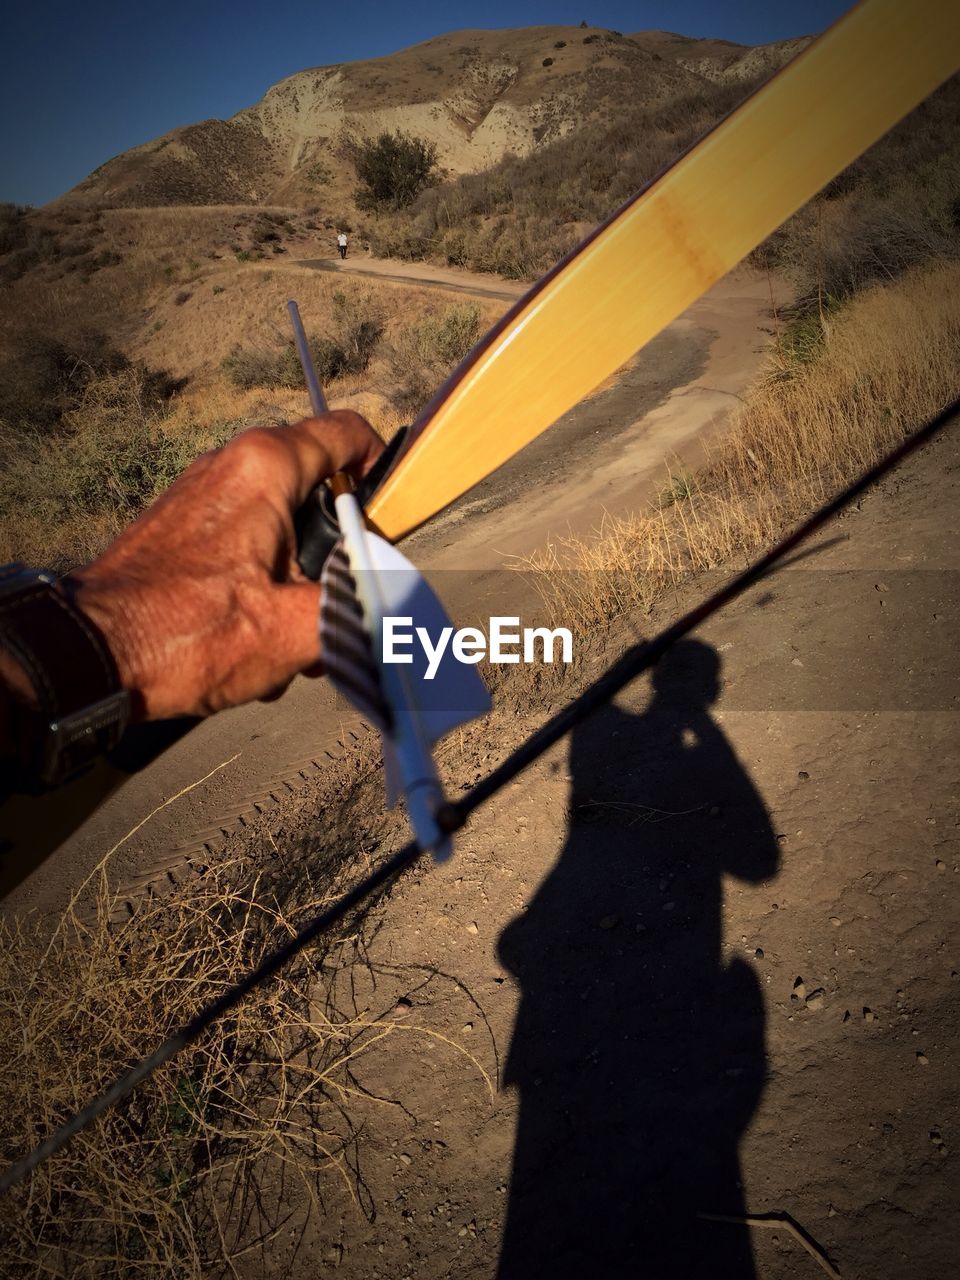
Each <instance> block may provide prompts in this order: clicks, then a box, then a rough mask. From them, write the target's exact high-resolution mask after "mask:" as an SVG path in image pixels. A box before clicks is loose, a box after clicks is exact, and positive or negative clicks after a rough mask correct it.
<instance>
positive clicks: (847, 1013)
mask: <svg viewBox="0 0 960 1280" xmlns="http://www.w3.org/2000/svg"><path fill="white" fill-rule="evenodd" d="M840 1021H841V1022H849V1021H850V1010H849V1009H844V1011H843V1017H842V1018H841V1019H840Z"/></svg>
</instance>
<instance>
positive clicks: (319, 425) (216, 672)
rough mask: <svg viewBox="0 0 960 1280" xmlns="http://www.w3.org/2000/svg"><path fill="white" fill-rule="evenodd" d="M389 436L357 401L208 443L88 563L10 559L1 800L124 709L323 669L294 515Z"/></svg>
mask: <svg viewBox="0 0 960 1280" xmlns="http://www.w3.org/2000/svg"><path fill="white" fill-rule="evenodd" d="M382 450H383V444H382V442H381V441H380V439H379V437H378V436H377V435H376V434H375V433H374V431H373V428H372V427H371V426H370V425H369V423H367V422H366V421H365V420H364V419H363V418H361V417H360V416H359V414H356V413H352V412H350V411H348V410H339V411H336V412H332V413H328V414H325V415H323V416H322V417H320V418H307V419H304V420H303V421H302V422H297V423H294V424H293V425H291V426H282V427H273V428H269V427H254V428H253V429H251V430H249V431H244V432H242V433H241V434H240V435H238V436H237V437H236V438H235V439H233V440H231V441H230V442H229V444H226V445H224V446H223V447H222V448H220V449H214V450H212V451H211V452H210V453H205V454H203V456H202V457H200V458H197V459H196V460H195V461H194V462H193V463H192V464H191V465H190V466H189V467H188V468H187V469H186V471H184V473H183V475H182V476H180V478H179V479H178V480H176V481H175V482H174V483H173V484H172V485H171V486H170V488H169V489H167V491H166V492H165V493H164V494H162V495H161V496H160V497H159V498H158V499H157V501H156V502H155V503H154V504H153V505H152V506H151V507H150V508H149V510H147V511H145V512H144V513H143V515H141V516H140V517H139V519H137V520H135V521H134V523H133V524H131V525H130V526H129V528H127V529H125V530H124V531H123V533H121V534H120V536H119V537H118V538H117V539H116V540H115V541H114V542H113V543H111V544H110V546H108V547H107V549H106V550H105V551H104V552H103V554H102V555H100V556H98V557H97V559H95V560H93V561H92V562H91V563H90V564H86V565H83V566H81V567H79V568H77V569H75V570H73V571H72V572H70V573H68V574H67V575H66V576H65V577H63V578H61V579H59V580H57V579H55V578H54V577H53V576H52V575H49V574H47V575H43V574H41V573H40V572H39V571H38V570H35V569H28V568H27V567H26V566H25V565H23V564H19V563H14V564H9V565H6V566H0V801H2V800H3V799H4V796H5V795H7V794H9V793H11V792H18V791H20V790H22V789H27V790H29V789H32V788H36V787H37V786H38V785H40V787H41V789H42V785H43V784H45V783H46V784H48V785H50V784H51V783H58V782H59V781H61V780H62V779H64V778H67V777H69V776H71V775H72V774H73V773H75V772H77V770H78V769H80V768H83V767H85V766H86V765H88V764H89V763H90V762H91V761H92V760H93V759H94V758H95V757H96V756H97V755H98V754H101V753H103V752H105V751H106V750H108V749H109V748H111V747H112V746H114V745H115V744H116V742H117V740H118V739H119V736H120V735H121V734H122V733H123V732H124V729H125V726H126V725H127V724H128V723H136V722H138V721H154V720H169V719H171V718H175V717H183V716H207V715H210V714H211V713H212V712H215V711H220V710H223V709H224V708H227V707H234V706H238V705H239V704H240V703H243V702H249V701H252V700H253V699H257V698H259V699H270V698H273V697H276V696H277V695H278V694H280V693H281V692H282V691H283V690H284V689H285V688H286V687H287V685H288V684H289V683H290V682H291V680H293V678H294V676H295V675H297V673H298V672H304V673H305V674H308V675H320V674H322V666H321V665H320V664H321V657H322V655H321V653H320V638H319V631H318V626H317V619H318V616H319V610H320V584H319V583H317V582H313V581H311V580H310V579H308V578H307V577H306V576H305V575H304V573H303V572H302V570H301V569H300V566H299V563H298V561H297V538H296V533H295V531H294V517H295V515H296V513H297V511H298V509H299V508H300V507H301V506H302V504H303V503H304V502H305V501H306V499H307V496H308V495H309V494H310V493H311V491H312V490H313V489H314V488H316V486H317V485H318V484H319V483H320V482H321V481H322V480H324V479H325V478H327V477H328V476H331V475H333V474H334V473H335V472H337V471H341V470H346V471H348V472H349V473H350V474H351V475H352V476H353V477H354V478H355V479H360V478H361V477H362V476H364V475H366V473H367V472H368V471H369V470H370V468H371V467H372V466H373V464H374V462H375V461H376V460H377V458H378V457H379V455H380V453H381V452H382ZM49 807H50V806H49V805H48V808H49Z"/></svg>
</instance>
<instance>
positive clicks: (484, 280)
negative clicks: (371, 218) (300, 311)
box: [293, 257, 529, 302]
mask: <svg viewBox="0 0 960 1280" xmlns="http://www.w3.org/2000/svg"><path fill="white" fill-rule="evenodd" d="M293 265H294V266H297V267H307V268H309V269H310V270H311V271H331V272H333V273H335V274H338V275H345V276H369V277H371V278H372V279H375V280H377V281H378V282H383V283H385V284H402V285H411V284H416V285H427V286H430V287H432V288H434V289H445V290H449V291H450V292H452V293H465V294H471V295H473V296H474V297H477V298H500V299H502V300H505V301H507V302H513V301H515V300H516V299H517V298H522V297H523V295H524V294H525V293H526V291H527V289H528V288H529V285H526V284H521V283H519V282H517V281H515V280H503V279H501V278H500V277H498V276H491V275H481V274H480V273H479V272H476V271H461V270H460V269H459V268H455V267H437V266H434V265H433V264H432V263H426V262H399V261H395V260H392V259H386V258H349V257H348V258H346V259H345V260H344V261H342V262H341V261H340V260H339V259H338V258H305V259H300V260H297V261H296V262H295V263H294V264H293ZM493 282H495V283H493Z"/></svg>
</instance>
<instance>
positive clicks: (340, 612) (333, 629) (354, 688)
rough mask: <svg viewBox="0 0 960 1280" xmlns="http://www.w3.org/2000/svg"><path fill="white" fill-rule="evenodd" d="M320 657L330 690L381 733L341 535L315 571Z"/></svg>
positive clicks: (375, 679)
mask: <svg viewBox="0 0 960 1280" xmlns="http://www.w3.org/2000/svg"><path fill="white" fill-rule="evenodd" d="M320 586H321V588H322V592H323V594H322V596H321V599H320V659H321V661H322V663H323V665H324V668H325V669H326V672H327V675H328V676H329V677H330V679H331V680H332V681H333V684H334V686H335V688H336V689H338V690H339V692H340V693H342V694H343V696H344V697H345V698H346V699H347V700H348V701H349V702H350V703H352V704H353V706H355V707H356V709H357V710H358V711H359V712H360V714H361V715H362V716H364V718H365V719H367V720H369V721H370V723H371V724H372V725H374V726H375V727H376V728H377V729H379V730H380V732H381V733H386V732H387V731H388V729H389V728H390V723H391V716H390V708H389V707H388V705H387V703H386V701H385V699H384V697H383V691H382V690H381V688H380V677H379V674H378V672H377V664H376V662H375V661H374V657H373V644H372V641H371V639H370V632H369V631H368V630H367V627H366V624H365V622H364V617H363V606H362V605H361V603H360V597H359V596H358V595H357V584H356V582H355V581H354V578H353V574H352V573H351V572H350V561H349V560H348V559H347V553H346V551H345V550H344V545H343V540H342V539H341V540H340V541H339V542H338V543H337V544H336V545H335V546H334V548H333V550H332V551H331V552H330V554H329V556H327V561H326V564H325V565H324V566H323V572H322V573H321V575H320Z"/></svg>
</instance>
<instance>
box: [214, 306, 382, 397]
mask: <svg viewBox="0 0 960 1280" xmlns="http://www.w3.org/2000/svg"><path fill="white" fill-rule="evenodd" d="M366 323H367V322H360V323H359V324H358V325H357V330H358V332H356V333H354V334H352V335H351V348H350V349H348V350H345V349H344V346H343V345H342V344H341V343H339V342H335V341H333V339H331V338H321V337H318V336H316V335H311V336H310V337H309V338H308V339H307V341H308V344H309V346H310V353H311V355H312V356H313V363H314V365H315V366H316V370H317V377H318V378H319V379H320V382H321V383H327V382H332V381H333V379H334V378H339V377H340V376H341V374H344V373H353V372H359V371H361V370H362V369H365V368H366V366H367V362H368V361H369V359H370V352H371V351H372V349H373V346H374V344H375V343H376V340H377V339H378V338H379V336H380V330H379V328H377V329H376V332H375V333H372V332H371V331H370V329H368V328H365V327H364V325H365V324H366ZM359 330H362V332H359ZM221 368H222V369H223V371H224V373H225V374H226V376H227V378H228V379H229V381H230V382H232V383H233V385H234V386H235V387H239V388H240V389H241V390H243V391H249V390H250V389H251V388H252V387H291V388H303V387H304V386H305V385H306V383H305V381H304V377H303V369H302V367H301V365H300V357H299V356H298V355H297V349H296V347H295V346H294V344H293V343H292V342H289V343H287V344H286V345H285V346H284V347H282V348H281V350H279V351H264V350H251V349H249V348H244V347H240V346H236V347H234V348H233V350H232V351H231V352H230V353H229V354H228V355H226V356H225V357H224V358H223V361H222V363H221Z"/></svg>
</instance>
